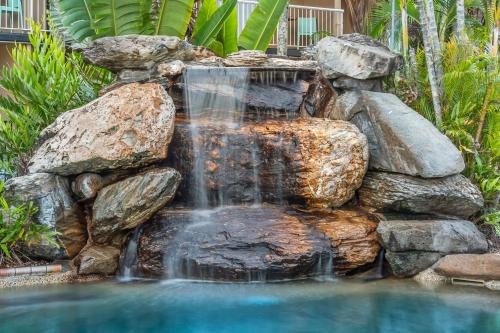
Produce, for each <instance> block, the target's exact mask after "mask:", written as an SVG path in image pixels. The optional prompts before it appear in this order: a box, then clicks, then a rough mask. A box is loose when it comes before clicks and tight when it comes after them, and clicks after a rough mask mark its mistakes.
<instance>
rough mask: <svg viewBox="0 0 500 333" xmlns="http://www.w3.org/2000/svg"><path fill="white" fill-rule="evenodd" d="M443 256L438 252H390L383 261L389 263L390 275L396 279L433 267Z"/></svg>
mask: <svg viewBox="0 0 500 333" xmlns="http://www.w3.org/2000/svg"><path fill="white" fill-rule="evenodd" d="M442 256H443V254H441V253H439V252H421V251H408V252H391V251H387V252H386V253H385V259H386V260H387V262H388V263H389V265H390V267H391V270H392V273H393V274H394V275H395V276H397V277H401V278H404V277H410V276H414V275H416V274H418V273H420V272H423V271H425V270H426V269H427V268H429V267H431V266H432V265H434V263H435V262H437V261H438V260H439V259H441V257H442Z"/></svg>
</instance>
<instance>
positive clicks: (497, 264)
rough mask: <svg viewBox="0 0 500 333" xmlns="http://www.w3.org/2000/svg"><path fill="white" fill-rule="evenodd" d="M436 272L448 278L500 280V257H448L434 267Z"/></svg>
mask: <svg viewBox="0 0 500 333" xmlns="http://www.w3.org/2000/svg"><path fill="white" fill-rule="evenodd" d="M434 270H435V271H436V272H437V273H438V274H441V275H444V276H447V277H456V278H470V279H481V280H500V255H499V254H492V253H490V254H454V255H448V256H446V257H444V258H443V259H441V260H440V261H439V262H438V263H437V264H436V265H435V266H434Z"/></svg>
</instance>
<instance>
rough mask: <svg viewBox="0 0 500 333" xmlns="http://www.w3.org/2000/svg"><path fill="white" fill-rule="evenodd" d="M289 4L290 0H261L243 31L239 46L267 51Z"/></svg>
mask: <svg viewBox="0 0 500 333" xmlns="http://www.w3.org/2000/svg"><path fill="white" fill-rule="evenodd" d="M287 5H288V0H260V1H259V4H258V5H257V7H256V8H255V10H254V11H253V12H252V14H250V17H249V18H248V22H247V23H246V25H245V28H244V29H243V31H242V32H241V35H240V38H239V40H238V45H239V47H240V48H242V49H245V50H262V51H265V50H266V49H267V47H268V46H269V43H270V42H271V40H272V39H273V35H274V32H275V31H276V27H277V26H278V23H279V20H280V17H281V15H282V14H283V11H284V10H285V8H286V6H287Z"/></svg>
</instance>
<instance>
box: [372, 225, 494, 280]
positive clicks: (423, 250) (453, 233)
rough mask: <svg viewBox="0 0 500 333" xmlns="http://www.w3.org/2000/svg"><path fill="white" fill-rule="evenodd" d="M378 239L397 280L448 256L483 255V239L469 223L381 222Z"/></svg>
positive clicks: (422, 269) (484, 241) (485, 246)
mask: <svg viewBox="0 0 500 333" xmlns="http://www.w3.org/2000/svg"><path fill="white" fill-rule="evenodd" d="M377 233H378V238H379V241H380V243H381V244H382V246H383V247H384V248H385V249H386V250H387V252H386V259H387V261H388V262H389V264H390V266H391V268H392V270H393V272H394V274H395V275H396V276H398V277H408V276H412V275H415V274H417V273H419V272H421V271H424V270H425V269H427V268H429V267H430V266H432V265H433V264H434V263H436V262H437V261H438V260H439V259H440V258H441V257H443V256H445V255H446V254H450V253H484V252H486V251H488V243H487V241H486V238H485V236H484V235H483V234H482V233H481V232H480V231H479V230H478V229H477V228H476V226H475V225H474V224H473V223H472V222H469V221H460V220H448V221H446V220H425V221H399V220H395V221H382V222H381V223H380V224H379V226H378V229H377Z"/></svg>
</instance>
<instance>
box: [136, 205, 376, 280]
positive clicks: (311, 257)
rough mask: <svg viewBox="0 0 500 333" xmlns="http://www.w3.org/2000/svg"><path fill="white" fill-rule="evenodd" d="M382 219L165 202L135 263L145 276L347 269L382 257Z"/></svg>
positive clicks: (278, 274) (259, 275) (298, 274)
mask: <svg viewBox="0 0 500 333" xmlns="http://www.w3.org/2000/svg"><path fill="white" fill-rule="evenodd" d="M365 224H366V225H365ZM375 227H376V222H374V221H370V219H369V218H368V217H367V216H366V214H362V213H355V212H338V213H337V215H335V214H334V215H331V216H329V217H328V216H320V217H319V219H318V217H316V218H315V217H314V216H312V215H302V214H300V213H292V212H285V211H284V210H283V209H281V208H278V207H273V206H263V207H243V206H241V207H237V206H234V207H226V208H223V209H217V210H213V211H190V210H181V209H177V210H173V209H165V210H162V211H161V212H160V213H158V214H157V215H156V216H155V217H154V218H153V219H152V220H151V221H150V222H148V223H147V224H145V225H144V226H143V228H142V230H141V232H140V236H139V238H138V243H137V246H138V247H137V261H136V262H135V264H134V265H132V268H133V271H135V274H136V275H138V276H145V277H164V276H166V277H172V278H196V279H204V280H225V281H255V280H259V281H263V280H282V279H296V278H303V277H307V276H315V275H319V274H337V275H343V274H345V273H346V272H348V271H350V270H352V269H355V268H358V267H361V266H363V265H365V264H367V263H371V262H373V261H374V260H375V258H376V256H377V253H378V250H379V245H378V244H377V242H376V241H374V234H375Z"/></svg>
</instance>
